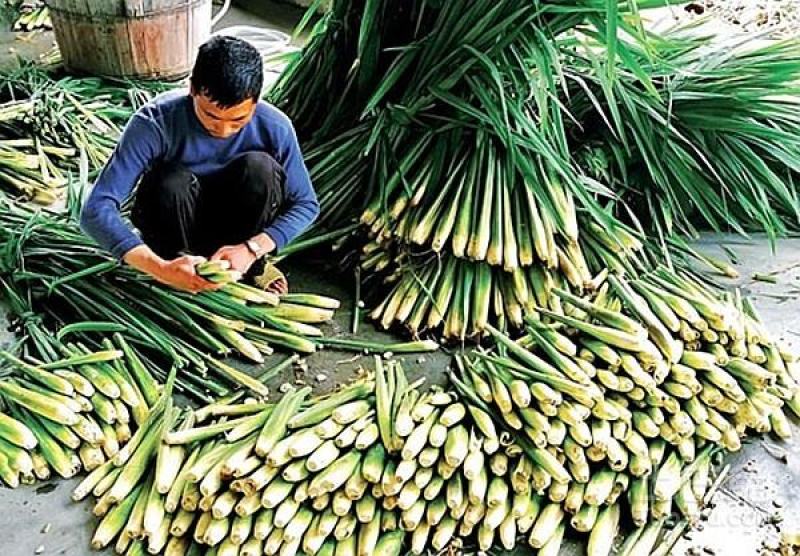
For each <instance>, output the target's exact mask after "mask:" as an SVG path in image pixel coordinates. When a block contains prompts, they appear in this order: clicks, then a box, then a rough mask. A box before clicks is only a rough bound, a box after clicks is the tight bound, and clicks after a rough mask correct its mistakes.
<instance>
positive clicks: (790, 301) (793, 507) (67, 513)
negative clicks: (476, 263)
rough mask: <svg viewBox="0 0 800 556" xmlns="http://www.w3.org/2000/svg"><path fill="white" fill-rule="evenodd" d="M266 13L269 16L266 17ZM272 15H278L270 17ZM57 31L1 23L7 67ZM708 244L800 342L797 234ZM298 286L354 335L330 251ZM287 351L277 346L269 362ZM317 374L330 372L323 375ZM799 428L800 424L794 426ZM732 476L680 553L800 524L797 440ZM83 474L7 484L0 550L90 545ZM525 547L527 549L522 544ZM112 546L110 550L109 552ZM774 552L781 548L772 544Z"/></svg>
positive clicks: (435, 376)
mask: <svg viewBox="0 0 800 556" xmlns="http://www.w3.org/2000/svg"><path fill="white" fill-rule="evenodd" d="M261 10H262V11H260V12H259V15H258V16H256V15H253V14H251V13H248V12H244V11H243V10H241V9H240V8H234V9H233V10H232V11H231V13H230V14H229V15H228V16H227V17H226V18H225V19H224V20H223V22H222V23H221V26H223V27H225V26H229V25H240V24H247V25H266V26H272V27H273V28H278V29H280V30H283V31H289V30H290V29H291V26H292V24H293V23H292V22H294V21H296V20H297V18H298V17H299V14H300V13H301V12H299V11H298V10H296V9H294V8H292V7H291V6H281V5H279V4H273V3H271V2H262V3H261ZM265 18H266V19H265ZM268 21H269V22H272V21H276V22H278V23H277V24H276V25H272V24H271V23H268ZM52 40H53V39H52V33H36V34H33V35H30V34H29V35H25V36H21V35H17V34H14V33H8V32H2V31H0V67H8V66H9V64H13V63H14V53H13V52H11V53H10V52H9V49H14V51H15V52H19V53H21V54H22V55H24V56H26V57H30V56H36V55H38V54H39V53H41V52H44V51H46V50H47V49H49V48H50V47H51V46H52ZM699 244H700V246H701V247H702V249H704V250H707V251H708V252H714V253H716V254H722V253H723V251H722V250H721V245H725V246H727V247H729V248H730V249H732V250H733V251H734V252H735V254H736V256H737V258H738V264H737V268H738V270H739V272H740V275H741V276H740V278H739V279H738V280H737V281H734V282H730V285H735V286H739V287H741V288H742V289H743V291H744V292H745V293H747V294H750V295H752V296H753V297H754V300H755V304H756V306H757V308H758V310H759V311H760V312H761V315H762V317H763V319H764V321H765V322H766V323H767V325H768V327H769V328H770V330H771V331H772V332H773V333H774V334H776V335H777V336H779V337H782V338H784V339H786V340H787V341H788V342H790V343H793V344H794V345H796V346H798V347H800V239H791V240H785V241H781V242H779V243H778V245H777V249H776V250H775V252H774V253H773V252H772V250H771V249H770V245H769V244H768V242H767V241H766V240H763V239H756V240H752V241H748V240H742V239H739V238H730V237H724V236H705V237H704V238H703V239H702V240H701V241H700V243H699ZM285 270H286V271H287V273H288V277H289V280H290V282H291V284H292V287H293V289H295V290H297V291H308V292H315V293H324V294H327V295H332V296H334V297H337V298H339V299H341V300H342V302H343V304H342V308H341V310H339V311H338V312H337V316H336V320H335V322H333V323H331V324H330V325H328V326H327V327H326V330H325V332H326V334H328V335H336V336H342V337H347V336H349V330H350V326H351V316H352V310H353V306H354V299H353V286H352V284H353V279H352V276H351V275H350V274H349V273H342V272H341V271H339V270H338V269H337V268H336V267H332V266H330V263H328V262H325V261H323V260H311V259H306V260H302V261H294V262H292V263H291V264H290V265H287V267H286V269H285ZM755 274H760V275H769V276H771V277H772V278H771V279H772V280H774V281H776V283H769V282H763V281H760V280H755V279H754V278H753V277H754V275H755ZM6 328H7V326H6V321H5V316H4V314H3V311H2V309H1V308H0V345H5V344H7V343H8V342H10V341H12V337H11V336H10V335H9V334H8V333H6V332H5V330H6ZM359 337H361V338H367V339H372V340H376V341H392V340H394V341H396V340H399V339H400V337H399V336H396V335H394V336H393V335H390V334H387V333H385V332H383V331H379V330H376V329H375V328H374V327H373V326H372V325H371V324H369V323H362V324H361V326H360V332H359ZM283 357H285V355H276V356H274V357H273V358H272V359H271V360H270V361H268V362H267V365H271V364H273V363H274V362H277V361H279V360H280V359H281V358H283ZM449 361H450V357H449V354H447V353H444V352H440V353H436V354H426V355H422V356H407V357H404V358H403V362H404V367H405V368H406V369H407V370H408V372H409V373H410V374H411V375H412V376H413V377H416V376H425V377H426V378H427V379H428V380H429V382H442V381H443V379H444V372H445V371H446V369H447V366H448V364H449ZM306 363H307V365H308V370H307V371H306V372H305V374H304V375H303V374H302V373H300V375H299V376H300V378H301V379H303V380H305V381H306V382H307V383H308V384H311V385H313V386H314V387H315V390H318V391H324V390H326V389H328V388H330V387H331V386H333V385H335V384H337V383H340V382H343V381H346V380H347V379H348V378H349V377H351V376H352V374H353V373H354V372H355V370H356V369H357V368H358V366H359V365H360V364H367V363H368V361H367V360H366V359H365V357H364V356H363V355H357V356H355V357H354V356H353V354H352V353H345V352H341V351H335V350H325V351H322V352H320V353H318V354H315V355H313V356H311V357H309V358H307V361H306ZM317 375H325V377H326V379H325V380H324V381H323V382H317V380H316V377H317ZM296 378H298V375H297V374H296V372H295V371H288V372H286V373H285V374H284V375H283V376H280V377H276V379H275V380H274V381H272V383H271V384H270V385H271V387H273V388H277V387H278V386H279V384H280V383H282V382H292V381H294V380H295V379H296ZM796 432H797V434H798V435H800V430H797V431H796ZM728 463H730V466H731V468H730V473H729V475H728V479H727V480H726V481H725V482H724V483H723V485H722V488H721V489H720V491H719V492H718V494H717V496H716V497H715V499H714V504H715V507H714V508H713V510H712V511H710V513H709V514H708V516H707V519H706V520H705V521H703V522H702V523H701V525H700V527H702V530H701V529H700V527H698V528H697V529H696V530H694V531H692V532H690V533H689V535H687V537H688V538H684V539H682V540H681V541H680V542H679V543H678V544H677V545H676V547H675V550H674V552H673V554H676V555H684V554H695V553H697V554H700V553H705V554H719V555H742V556H745V555H747V556H749V555H756V554H761V553H762V550H763V548H764V547H765V546H768V547H777V538H778V531H779V529H781V528H783V529H786V530H789V531H797V530H800V500H798V499H797V496H796V493H797V492H800V444H799V443H798V441H797V440H796V439H795V440H793V441H791V442H788V443H778V442H777V441H775V440H773V439H752V440H750V441H748V442H747V443H746V444H745V446H744V448H743V449H742V451H741V452H740V453H738V454H736V455H734V456H732V457H731V458H729V461H728ZM75 484H77V481H50V482H47V483H44V484H39V485H36V486H33V487H22V488H19V489H17V490H8V489H3V488H0V507H2V508H3V511H2V512H0V532H2V535H0V555H2V556H28V555H32V554H45V555H56V554H58V555H62V554H63V555H67V556H79V555H86V554H90V553H91V551H90V549H89V542H90V539H91V534H92V531H93V530H94V527H95V525H96V520H95V518H94V517H93V516H92V515H91V506H90V505H89V504H85V503H82V504H75V503H72V502H71V500H70V493H71V491H72V488H74V486H75ZM584 550H585V549H584V548H583V546H582V545H581V544H580V543H577V542H570V543H568V546H565V548H564V550H563V551H562V554H564V555H570V556H572V555H578V554H583V553H584ZM517 552H518V553H519V554H527V553H529V551H528V550H527V549H521V550H519V551H517ZM107 553H109V554H110V553H111V552H110V551H107ZM767 553H768V554H769V553H774V554H777V552H767Z"/></svg>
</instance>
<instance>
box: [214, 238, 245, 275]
mask: <svg viewBox="0 0 800 556" xmlns="http://www.w3.org/2000/svg"><path fill="white" fill-rule="evenodd" d="M211 260H212V261H228V262H229V263H230V264H231V270H236V271H238V272H240V273H241V274H242V275H244V274H246V273H247V271H248V270H250V267H251V266H253V263H254V262H256V256H255V255H254V254H253V252H252V251H250V249H248V248H247V245H245V244H243V243H241V244H239V245H226V246H224V247H220V248H219V249H217V252H216V253H214V254H213V255H212V256H211Z"/></svg>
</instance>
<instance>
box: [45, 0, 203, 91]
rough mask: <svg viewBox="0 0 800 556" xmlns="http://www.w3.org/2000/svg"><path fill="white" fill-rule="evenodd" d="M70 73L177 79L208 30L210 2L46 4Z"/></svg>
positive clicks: (65, 0) (58, 0) (52, 0)
mask: <svg viewBox="0 0 800 556" xmlns="http://www.w3.org/2000/svg"><path fill="white" fill-rule="evenodd" d="M45 3H46V4H47V6H48V7H49V8H50V12H51V19H52V21H53V30H54V31H55V35H56V41H57V42H58V47H59V50H61V57H62V58H63V60H64V65H65V66H66V67H67V69H69V70H71V71H76V72H80V73H90V74H96V75H105V76H113V77H131V78H139V79H177V78H180V77H184V76H186V75H187V74H188V73H189V72H190V71H191V69H192V65H193V64H194V59H195V56H196V55H197V49H198V47H199V46H200V45H201V44H202V43H203V42H204V41H205V40H206V39H207V38H208V36H209V33H210V32H211V0H46V2H45Z"/></svg>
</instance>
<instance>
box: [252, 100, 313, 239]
mask: <svg viewBox="0 0 800 556" xmlns="http://www.w3.org/2000/svg"><path fill="white" fill-rule="evenodd" d="M281 116H283V115H282V114H281ZM281 120H283V122H282V123H283V124H284V125H281V126H280V128H279V133H280V136H278V137H276V143H277V154H278V162H280V163H281V165H282V166H283V169H284V171H285V172H286V205H285V210H284V212H283V213H282V214H280V215H279V216H278V217H277V218H276V219H275V221H274V222H272V223H271V224H270V225H269V226H268V227H267V228H266V229H265V230H264V232H265V233H266V234H267V235H268V236H269V237H270V238H272V240H273V241H274V242H275V245H276V246H277V248H278V249H281V248H282V247H284V246H285V245H286V244H287V243H289V242H290V241H292V240H293V239H294V238H295V237H297V236H298V235H299V234H300V233H301V232H303V231H304V230H305V229H306V228H308V226H309V225H311V223H312V222H313V221H314V220H315V219H316V218H317V216H318V215H319V201H318V200H317V195H316V193H315V192H314V188H313V187H312V186H311V177H310V176H309V175H308V169H307V168H306V165H305V162H304V161H303V154H302V153H301V152H300V144H299V143H298V141H297V134H296V133H295V130H294V127H293V126H292V123H291V121H289V118H287V117H286V116H283V117H282V118H281Z"/></svg>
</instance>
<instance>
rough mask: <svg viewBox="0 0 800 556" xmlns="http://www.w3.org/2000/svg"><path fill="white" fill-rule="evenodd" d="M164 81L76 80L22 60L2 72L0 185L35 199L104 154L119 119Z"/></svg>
mask: <svg viewBox="0 0 800 556" xmlns="http://www.w3.org/2000/svg"><path fill="white" fill-rule="evenodd" d="M164 89H165V85H163V84H158V83H152V84H141V85H140V84H133V83H126V82H109V81H104V80H101V79H99V78H75V77H65V76H60V75H59V74H58V70H57V69H56V68H45V67H42V66H39V65H36V64H34V63H29V62H26V63H23V64H22V65H21V67H20V68H18V69H15V70H10V71H7V72H3V73H2V74H0V183H2V184H3V185H4V186H5V188H6V190H7V191H9V192H10V193H13V194H15V195H17V196H21V197H22V198H25V199H30V200H33V201H35V202H37V203H39V204H43V205H48V204H51V203H52V202H54V201H56V200H57V199H59V198H61V197H63V195H64V194H65V192H66V190H67V187H66V186H67V183H68V182H69V180H70V179H73V180H75V181H78V180H79V179H80V180H82V181H84V182H85V181H88V180H89V179H91V178H92V177H94V176H95V175H96V174H97V172H99V170H100V169H101V168H102V167H103V165H104V164H105V162H106V161H107V160H108V158H109V156H110V155H111V151H112V150H113V148H114V146H115V144H116V140H117V139H118V137H119V135H120V133H121V129H122V127H123V126H124V124H125V122H127V120H128V119H129V118H130V116H131V115H132V114H133V113H134V111H135V110H136V109H137V108H139V107H140V106H141V105H143V104H144V103H145V102H147V101H148V100H149V99H150V98H152V95H153V94H154V93H155V92H157V91H161V90H164Z"/></svg>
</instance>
